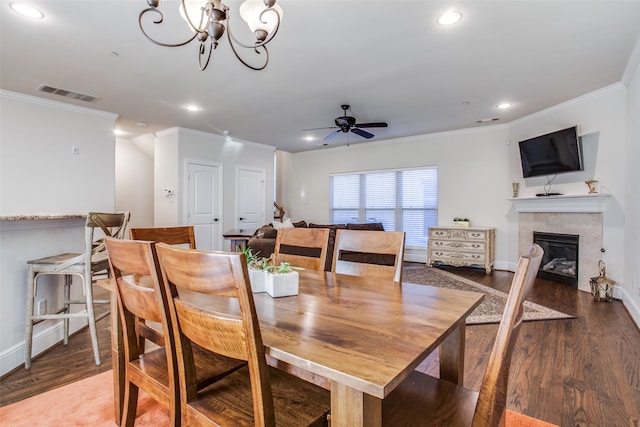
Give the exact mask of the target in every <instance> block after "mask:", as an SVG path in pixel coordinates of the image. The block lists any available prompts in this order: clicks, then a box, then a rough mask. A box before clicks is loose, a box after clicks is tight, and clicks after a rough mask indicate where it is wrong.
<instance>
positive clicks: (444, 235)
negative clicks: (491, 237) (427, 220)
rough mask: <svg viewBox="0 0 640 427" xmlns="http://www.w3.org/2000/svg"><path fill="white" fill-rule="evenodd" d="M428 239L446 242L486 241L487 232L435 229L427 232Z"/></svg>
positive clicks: (463, 229)
mask: <svg viewBox="0 0 640 427" xmlns="http://www.w3.org/2000/svg"><path fill="white" fill-rule="evenodd" d="M429 238H433V239H438V238H441V239H447V240H462V241H466V240H477V241H484V240H487V232H486V231H485V230H468V229H465V228H443V229H439V228H435V229H433V228H432V229H430V230H429Z"/></svg>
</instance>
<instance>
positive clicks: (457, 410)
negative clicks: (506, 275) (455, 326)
mask: <svg viewBox="0 0 640 427" xmlns="http://www.w3.org/2000/svg"><path fill="white" fill-rule="evenodd" d="M542 255H543V251H542V248H541V247H540V246H538V245H537V244H533V245H532V246H531V248H530V249H529V252H528V253H527V254H526V255H523V256H521V257H520V260H519V261H518V266H517V268H516V271H515V274H514V276H513V281H512V283H511V290H510V291H509V296H508V298H507V303H506V305H505V308H504V314H503V315H502V320H501V321H500V325H499V326H498V333H497V335H496V340H495V342H494V345H493V349H492V351H491V354H490V355H489V363H488V365H487V368H486V369H485V372H484V376H483V379H482V385H481V386H480V392H476V391H472V390H468V389H465V388H463V387H460V386H458V385H455V384H453V383H449V382H447V381H444V380H440V379H438V378H434V377H431V376H429V375H426V374H423V373H420V372H418V371H413V372H412V373H411V374H410V375H409V377H408V378H406V379H405V380H404V381H403V382H402V383H401V384H400V385H399V386H398V387H397V388H396V389H395V390H394V391H393V392H391V394H390V395H389V396H388V397H386V398H385V399H384V401H383V402H382V416H383V425H386V426H399V425H410V426H415V427H419V426H425V427H426V426H430V427H431V426H460V427H462V426H473V427H497V426H503V425H504V412H505V410H506V403H507V402H506V401H507V386H508V382H509V368H510V365H511V355H512V353H513V348H514V346H515V343H516V340H517V338H518V333H519V331H520V325H521V323H522V314H523V305H522V304H523V302H524V301H525V299H526V298H527V296H528V295H529V293H530V292H531V288H532V287H533V282H534V281H535V278H536V275H537V273H538V268H539V266H540V261H541V260H542Z"/></svg>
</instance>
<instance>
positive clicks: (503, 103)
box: [498, 102, 513, 110]
mask: <svg viewBox="0 0 640 427" xmlns="http://www.w3.org/2000/svg"><path fill="white" fill-rule="evenodd" d="M512 105H513V104H511V103H510V102H502V103H500V104H498V108H499V109H501V110H506V109H507V108H509V107H511V106H512Z"/></svg>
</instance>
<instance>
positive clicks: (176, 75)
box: [0, 0, 640, 152]
mask: <svg viewBox="0 0 640 427" xmlns="http://www.w3.org/2000/svg"><path fill="white" fill-rule="evenodd" d="M9 3H10V2H9V1H8V0H2V9H1V11H0V13H1V21H0V24H1V33H0V36H1V40H0V43H1V68H0V81H1V87H2V89H6V90H11V91H15V92H20V93H25V94H29V95H35V96H40V97H44V98H48V99H54V100H60V101H64V102H69V103H72V104H76V105H82V106H86V107H90V108H95V109H98V110H103V111H109V112H113V113H117V114H119V115H120V118H119V119H118V121H117V127H118V128H120V129H122V130H124V131H126V132H128V133H127V135H126V137H129V138H132V137H135V136H138V135H142V134H145V133H149V132H155V131H159V130H162V129H167V128H170V127H174V126H181V127H187V128H191V129H198V130H202V131H207V132H221V131H222V130H228V131H229V132H230V134H231V136H232V137H234V138H237V139H242V140H248V141H254V142H259V143H263V144H268V145H272V146H274V147H277V148H278V149H281V150H285V151H290V152H298V151H305V150H311V149H316V148H318V144H321V143H322V142H323V141H322V138H323V137H325V136H326V135H328V134H329V133H331V132H332V129H321V130H317V131H303V129H308V128H318V127H325V126H326V127H330V126H333V124H334V123H333V120H334V118H335V117H337V116H340V115H342V110H341V109H340V105H341V104H350V105H351V113H352V114H351V115H354V116H355V117H356V118H357V120H358V122H360V123H363V122H377V121H386V122H387V123H388V124H389V127H388V128H376V129H367V130H369V131H371V132H372V133H374V134H375V135H376V137H375V138H373V139H371V140H369V141H376V140H381V139H389V138H396V137H402V136H408V135H416V134H425V133H432V132H439V131H446V130H454V129H462V128H470V127H474V126H486V124H478V123H476V120H479V119H488V118H493V117H498V118H499V121H498V122H493V123H503V122H509V121H511V120H514V119H517V118H519V117H522V116H525V115H528V114H531V113H534V112H536V111H540V110H542V109H544V108H547V107H550V106H553V105H556V104H558V103H561V102H563V101H566V100H569V99H572V98H574V97H576V96H579V95H582V94H585V93H588V92H590V91H593V90H596V89H599V88H602V87H605V86H607V85H610V84H613V83H616V82H619V81H621V79H622V78H623V74H624V72H625V67H627V64H628V63H629V60H630V58H631V57H632V52H634V47H635V45H636V43H638V40H640V0H626V1H615V0H602V1H541V0H535V1H516V0H511V1H478V0H474V1H451V2H448V1H424V0H423V1H418V0H414V1H401V0H393V1H389V0H387V1H382V0H366V1H365V0H362V1H361V0H341V1H337V0H335V1H332V0H278V4H280V5H281V7H282V9H283V10H284V18H283V21H282V25H281V28H280V31H279V32H278V34H277V36H276V38H275V39H274V40H273V42H272V43H271V44H270V45H269V51H270V55H271V56H270V61H269V65H268V66H267V68H266V69H265V70H263V71H252V70H249V69H248V68H245V67H244V66H243V65H241V63H240V62H239V61H237V60H236V59H235V57H234V56H233V53H232V51H231V49H230V47H229V45H228V42H227V40H226V38H225V39H223V40H222V41H221V43H220V45H219V47H218V49H217V50H216V51H214V55H213V58H212V63H211V64H210V65H209V68H208V69H207V70H205V71H200V70H199V68H198V64H197V49H198V47H197V45H196V43H195V42H192V43H191V44H189V45H187V46H183V47H180V48H166V47H160V46H157V45H154V44H152V43H151V42H149V41H148V40H147V39H146V38H145V37H144V36H143V35H142V33H141V32H140V30H139V28H138V14H139V12H140V11H141V10H142V9H144V8H145V7H146V1H145V0H126V1H125V0H80V1H75V0H29V3H30V4H33V5H36V6H38V7H39V8H40V9H41V10H42V11H43V12H44V14H45V19H43V20H28V19H24V18H22V17H19V16H18V15H16V14H15V13H13V12H12V11H11V10H10V9H9ZM240 3H241V2H240V1H235V0H229V1H228V2H227V4H228V5H229V6H230V7H231V9H232V11H233V15H232V22H233V24H234V27H233V28H234V34H235V35H236V36H237V37H238V38H240V39H242V40H244V41H246V42H249V41H250V37H251V35H250V34H249V30H248V28H247V27H246V26H245V24H244V21H242V20H241V19H240V18H239V16H238V15H237V9H238V6H239V4H240ZM177 4H178V3H177V2H176V1H166V0H165V2H164V3H163V4H162V6H161V8H162V10H165V14H166V18H165V19H166V21H165V23H164V24H163V26H166V28H163V34H165V35H166V39H168V40H172V41H177V38H178V37H179V36H178V34H179V33H180V34H184V33H183V32H182V30H183V29H184V28H186V27H185V25H184V22H183V21H182V20H181V19H179V18H176V15H173V13H174V12H175V11H176V10H177ZM451 7H453V8H455V9H457V10H459V11H461V12H462V13H463V15H464V17H463V19H462V21H461V22H460V23H459V24H457V25H455V26H453V27H441V26H439V25H438V24H436V23H435V20H436V18H437V16H438V14H439V13H440V12H442V11H444V10H446V9H448V8H451ZM174 22H175V23H176V24H175V25H174V24H173V23H174ZM161 28H162V27H161ZM636 51H637V49H636ZM113 52H117V55H116V54H114V53H113ZM40 84H45V85H48V86H53V87H58V88H62V89H66V90H70V91H74V92H79V93H83V94H87V95H92V96H96V97H99V98H100V99H99V100H98V101H96V102H95V103H91V104H89V103H86V102H84V101H75V100H69V99H67V98H61V97H60V96H57V95H50V94H46V93H42V92H38V91H36V87H38V86H39V85H40ZM504 101H508V102H511V103H513V107H512V108H511V109H510V110H507V111H502V110H498V109H497V108H496V105H497V104H498V103H500V102H504ZM189 103H195V104H198V105H200V106H201V107H202V111H200V112H198V113H195V114H194V113H189V112H187V111H186V110H184V108H183V106H184V105H186V104H189ZM138 122H146V123H147V127H146V128H141V127H139V126H137V123H138ZM306 136H314V137H316V140H315V141H311V142H310V141H306V140H304V137H306ZM366 141H367V140H366V139H364V138H362V137H360V136H358V135H355V134H353V133H349V134H340V135H338V136H337V137H335V138H333V139H331V140H330V141H329V143H330V145H331V146H335V145H342V144H347V143H351V144H354V143H361V142H366Z"/></svg>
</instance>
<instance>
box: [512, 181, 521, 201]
mask: <svg viewBox="0 0 640 427" xmlns="http://www.w3.org/2000/svg"><path fill="white" fill-rule="evenodd" d="M511 187H513V198H516V197H518V195H519V194H520V183H519V182H512V183H511Z"/></svg>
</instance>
